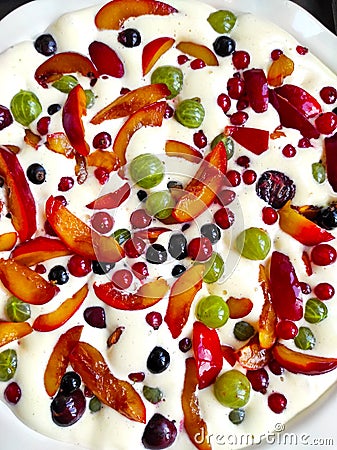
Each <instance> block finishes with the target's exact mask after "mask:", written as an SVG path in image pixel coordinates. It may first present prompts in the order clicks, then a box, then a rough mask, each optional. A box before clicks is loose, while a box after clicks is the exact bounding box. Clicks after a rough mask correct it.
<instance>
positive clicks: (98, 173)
mask: <svg viewBox="0 0 337 450" xmlns="http://www.w3.org/2000/svg"><path fill="white" fill-rule="evenodd" d="M94 175H95V177H96V179H97V180H98V182H99V184H101V185H102V186H103V185H104V184H105V183H106V182H107V181H108V180H109V172H108V171H107V170H106V169H104V168H103V167H97V168H96V169H95V171H94Z"/></svg>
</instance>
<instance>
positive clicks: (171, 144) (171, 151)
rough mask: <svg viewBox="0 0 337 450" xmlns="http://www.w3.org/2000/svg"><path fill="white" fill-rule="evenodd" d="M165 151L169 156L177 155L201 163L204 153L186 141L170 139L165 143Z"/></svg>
mask: <svg viewBox="0 0 337 450" xmlns="http://www.w3.org/2000/svg"><path fill="white" fill-rule="evenodd" d="M165 153H166V155H167V156H175V157H176V158H184V159H186V160H187V161H189V162H192V163H199V162H200V160H201V159H202V153H201V152H199V150H197V149H196V148H194V147H192V146H191V145H188V144H185V143H184V142H180V141H175V140H173V139H169V140H168V141H166V143H165Z"/></svg>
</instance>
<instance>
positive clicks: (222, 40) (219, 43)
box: [213, 36, 235, 56]
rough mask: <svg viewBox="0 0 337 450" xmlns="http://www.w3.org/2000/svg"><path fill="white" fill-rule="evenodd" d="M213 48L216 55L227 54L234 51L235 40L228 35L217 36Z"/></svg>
mask: <svg viewBox="0 0 337 450" xmlns="http://www.w3.org/2000/svg"><path fill="white" fill-rule="evenodd" d="M213 49H214V52H215V53H216V54H217V55H218V56H229V55H231V54H232V53H233V52H235V41H234V40H233V39H232V38H230V37H228V36H219V37H217V38H216V40H215V41H214V42H213Z"/></svg>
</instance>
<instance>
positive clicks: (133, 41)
mask: <svg viewBox="0 0 337 450" xmlns="http://www.w3.org/2000/svg"><path fill="white" fill-rule="evenodd" d="M117 40H118V42H119V43H120V44H122V45H124V47H129V48H132V47H137V46H138V45H139V44H140V43H141V41H142V39H141V36H140V33H139V31H138V30H135V29H134V28H126V29H125V30H123V31H121V32H120V33H118V37H117Z"/></svg>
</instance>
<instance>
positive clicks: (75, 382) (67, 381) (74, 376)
mask: <svg viewBox="0 0 337 450" xmlns="http://www.w3.org/2000/svg"><path fill="white" fill-rule="evenodd" d="M80 386H81V377H80V376H79V375H78V373H76V372H73V371H70V372H66V373H65V374H64V375H63V377H62V380H61V384H60V392H62V394H66V395H68V394H71V393H72V392H74V391H75V390H76V389H79V388H80Z"/></svg>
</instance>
